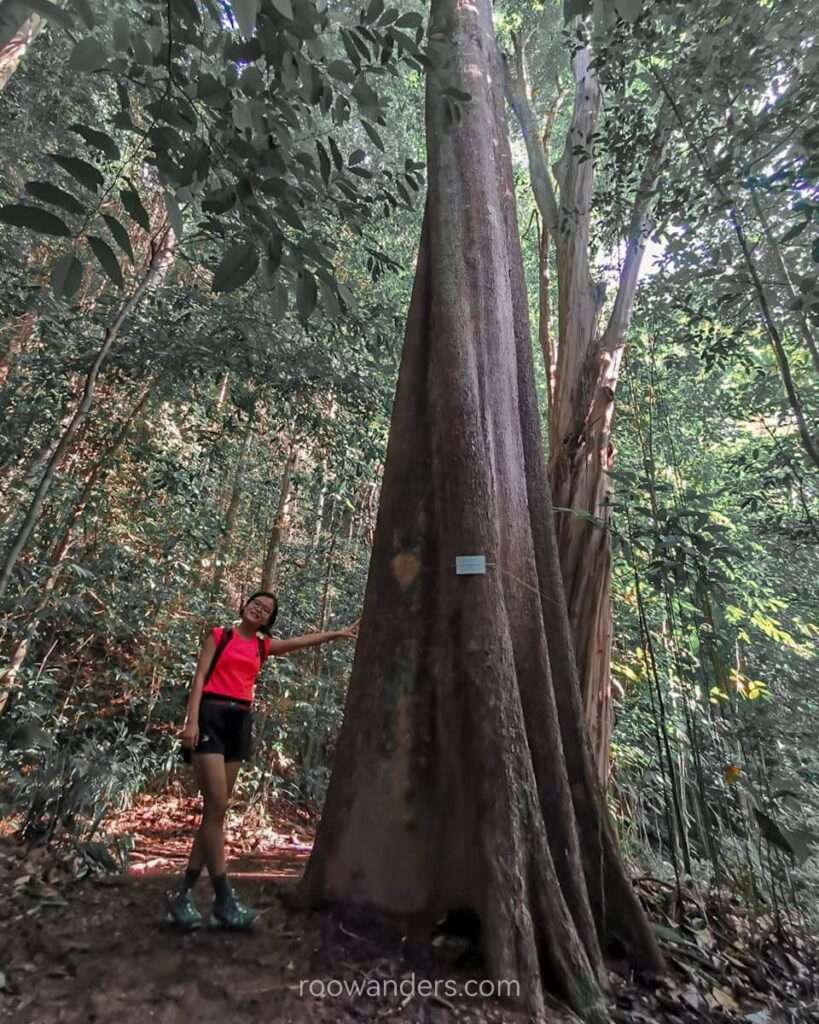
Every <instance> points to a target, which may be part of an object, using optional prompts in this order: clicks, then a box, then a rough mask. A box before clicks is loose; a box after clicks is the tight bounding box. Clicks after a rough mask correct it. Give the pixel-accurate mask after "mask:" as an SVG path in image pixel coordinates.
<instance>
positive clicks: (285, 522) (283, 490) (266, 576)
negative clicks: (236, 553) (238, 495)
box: [262, 439, 298, 590]
mask: <svg viewBox="0 0 819 1024" xmlns="http://www.w3.org/2000/svg"><path fill="white" fill-rule="evenodd" d="M297 455H298V449H297V447H296V441H295V439H293V440H291V442H290V447H289V448H288V450H287V458H286V459H285V463H284V472H283V473H282V478H281V482H280V484H279V504H278V506H277V508H276V516H275V518H274V520H273V528H272V529H271V531H270V539H269V540H268V542H267V551H266V552H265V556H264V564H263V565H262V590H275V589H276V576H277V573H278V562H279V551H280V549H281V545H282V541H283V540H284V539H285V537H286V536H287V531H288V529H289V527H290V504H291V501H292V498H293V487H292V479H293V469H294V468H295V465H296V458H297Z"/></svg>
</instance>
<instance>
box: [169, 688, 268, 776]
mask: <svg viewBox="0 0 819 1024" xmlns="http://www.w3.org/2000/svg"><path fill="white" fill-rule="evenodd" d="M252 751H253V714H252V712H251V710H250V704H248V703H247V702H246V701H242V700H233V699H232V698H230V697H223V696H221V695H220V694H217V693H203V694H202V703H201V704H200V705H199V742H198V743H197V744H196V746H195V747H194V749H193V753H194V754H221V755H222V756H223V757H224V759H225V761H226V762H227V761H247V760H248V759H249V757H250V755H251V753H252ZM185 754H187V756H185ZM183 757H184V758H185V760H186V761H189V760H190V751H185V752H184V753H183Z"/></svg>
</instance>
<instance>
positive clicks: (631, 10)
mask: <svg viewBox="0 0 819 1024" xmlns="http://www.w3.org/2000/svg"><path fill="white" fill-rule="evenodd" d="M616 4H617V12H618V14H619V15H620V17H621V18H622V19H623V21H630V22H631V23H632V24H634V22H635V21H636V20H637V19H638V18H639V17H640V14H641V13H642V10H643V0H616Z"/></svg>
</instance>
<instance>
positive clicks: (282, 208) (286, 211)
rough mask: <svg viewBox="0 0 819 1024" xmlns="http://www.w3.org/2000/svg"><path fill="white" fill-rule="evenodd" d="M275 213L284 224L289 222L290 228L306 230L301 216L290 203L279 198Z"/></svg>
mask: <svg viewBox="0 0 819 1024" xmlns="http://www.w3.org/2000/svg"><path fill="white" fill-rule="evenodd" d="M276 213H278V215H279V216H280V217H281V219H282V220H283V221H284V222H285V224H289V225H290V227H291V228H295V229H296V231H306V230H307V229H306V228H305V226H304V223H303V221H302V219H301V217H300V216H299V215H298V213H296V211H295V210H294V209H293V207H292V206H291V205H290V203H286V202H284V201H283V200H279V203H278V204H277V206H276Z"/></svg>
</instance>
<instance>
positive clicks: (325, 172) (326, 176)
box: [316, 142, 332, 185]
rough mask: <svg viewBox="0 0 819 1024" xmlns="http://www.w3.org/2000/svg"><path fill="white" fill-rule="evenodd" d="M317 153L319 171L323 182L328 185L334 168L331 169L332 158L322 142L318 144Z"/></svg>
mask: <svg viewBox="0 0 819 1024" xmlns="http://www.w3.org/2000/svg"><path fill="white" fill-rule="evenodd" d="M316 151H317V152H318V158H319V171H320V172H321V180H322V181H323V182H324V184H325V185H326V184H328V182H329V181H330V171H331V170H332V168H331V167H330V157H329V155H328V154H327V150H326V149H325V148H324V146H322V144H321V143H320V142H317V143H316Z"/></svg>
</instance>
